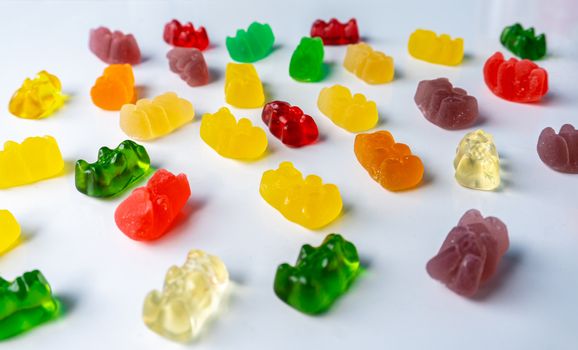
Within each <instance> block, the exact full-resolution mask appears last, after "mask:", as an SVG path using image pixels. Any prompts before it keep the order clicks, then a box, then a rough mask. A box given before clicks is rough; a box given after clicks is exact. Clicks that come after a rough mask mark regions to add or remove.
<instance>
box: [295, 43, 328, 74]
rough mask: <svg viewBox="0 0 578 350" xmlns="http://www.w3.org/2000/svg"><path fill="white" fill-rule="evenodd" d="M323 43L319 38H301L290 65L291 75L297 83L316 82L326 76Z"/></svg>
mask: <svg viewBox="0 0 578 350" xmlns="http://www.w3.org/2000/svg"><path fill="white" fill-rule="evenodd" d="M323 55H324V52H323V42H322V41H321V39H319V38H307V37H303V38H301V41H300V42H299V45H298V46H297V48H296V49H295V51H293V55H292V56H291V62H290V63H289V75H290V76H291V78H293V79H295V80H297V81H305V82H315V81H320V80H321V79H323V77H324V76H325V66H324V65H323Z"/></svg>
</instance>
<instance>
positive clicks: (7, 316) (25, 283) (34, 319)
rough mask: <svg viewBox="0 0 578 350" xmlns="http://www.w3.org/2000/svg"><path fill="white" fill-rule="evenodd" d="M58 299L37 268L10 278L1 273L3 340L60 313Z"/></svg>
mask: <svg viewBox="0 0 578 350" xmlns="http://www.w3.org/2000/svg"><path fill="white" fill-rule="evenodd" d="M59 313H60V305H59V302H58V301H57V300H56V299H55V298H54V296H53V295H52V290H51V289H50V285H49V284H48V282H47V281H46V279H45V278H44V276H43V275H42V273H41V272H40V271H38V270H34V271H30V272H25V273H24V274H23V275H22V276H20V277H17V278H16V279H15V280H14V281H12V282H9V281H6V280H5V279H3V278H1V277H0V340H3V339H7V338H10V337H13V336H15V335H18V334H20V333H24V332H26V331H28V330H30V329H32V328H34V327H36V326H38V325H40V324H42V323H44V322H47V321H50V320H52V319H55V318H56V317H58V316H59Z"/></svg>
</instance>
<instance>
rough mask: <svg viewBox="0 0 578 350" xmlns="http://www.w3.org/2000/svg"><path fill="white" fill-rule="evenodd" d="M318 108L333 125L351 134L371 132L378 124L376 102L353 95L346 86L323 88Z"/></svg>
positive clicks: (360, 95) (318, 100) (359, 95)
mask: <svg viewBox="0 0 578 350" xmlns="http://www.w3.org/2000/svg"><path fill="white" fill-rule="evenodd" d="M317 107H318V108H319V110H320V111H321V113H323V114H325V115H326V116H328V117H329V119H331V121H332V122H333V123H335V124H336V125H337V126H339V127H341V128H343V129H345V130H347V131H350V132H359V131H365V130H369V129H371V128H373V127H374V126H375V124H377V119H378V116H377V106H376V105H375V102H373V101H367V99H366V98H365V96H363V95H362V94H355V95H352V94H351V92H350V91H349V89H348V88H346V87H345V86H341V85H333V86H332V87H328V88H323V89H322V90H321V92H320V93H319V98H318V99H317Z"/></svg>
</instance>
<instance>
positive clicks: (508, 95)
mask: <svg viewBox="0 0 578 350" xmlns="http://www.w3.org/2000/svg"><path fill="white" fill-rule="evenodd" d="M484 81H485V82H486V85H487V86H488V88H489V89H490V90H491V91H492V92H493V93H494V94H495V95H496V96H499V97H501V98H503V99H505V100H509V101H513V102H538V101H540V100H541V99H542V97H543V96H544V95H546V93H547V92H548V72H546V70H545V69H543V68H540V67H539V66H538V65H537V64H535V63H534V62H532V61H530V60H520V61H518V60H517V59H515V58H514V57H512V58H510V59H509V60H507V61H506V60H505V59H504V55H502V53H501V52H496V53H495V54H493V55H492V57H490V58H488V60H487V61H486V63H485V64H484Z"/></svg>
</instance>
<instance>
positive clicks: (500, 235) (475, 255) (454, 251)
mask: <svg viewBox="0 0 578 350" xmlns="http://www.w3.org/2000/svg"><path fill="white" fill-rule="evenodd" d="M509 245H510V243H509V239H508V229H507V228H506V225H504V223H503V222H502V221H500V219H498V218H495V217H493V216H488V217H487V218H484V217H483V216H482V214H481V213H480V212H479V211H478V210H475V209H471V210H468V211H467V212H466V213H465V214H464V215H463V216H462V218H461V219H460V222H458V225H457V226H456V227H454V228H453V229H452V230H451V231H450V233H448V236H447V237H446V240H445V241H444V243H443V244H442V247H441V248H440V250H439V252H438V254H437V255H436V256H434V257H433V258H431V260H430V261H429V262H428V263H427V266H426V269H427V272H428V274H429V275H430V276H431V277H432V278H434V279H436V280H439V281H441V282H443V283H445V285H446V286H447V287H448V288H449V289H451V290H453V291H454V292H456V293H458V294H461V295H464V296H472V295H474V294H475V293H476V292H477V291H478V288H479V287H480V283H482V282H485V281H487V280H488V279H489V278H490V277H492V275H493V274H494V273H495V272H496V269H497V267H498V263H499V262H500V259H501V258H502V256H503V255H504V254H505V253H506V251H507V250H508V246H509Z"/></svg>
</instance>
